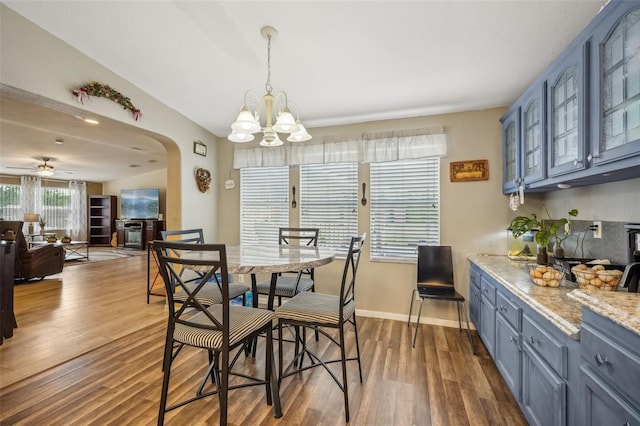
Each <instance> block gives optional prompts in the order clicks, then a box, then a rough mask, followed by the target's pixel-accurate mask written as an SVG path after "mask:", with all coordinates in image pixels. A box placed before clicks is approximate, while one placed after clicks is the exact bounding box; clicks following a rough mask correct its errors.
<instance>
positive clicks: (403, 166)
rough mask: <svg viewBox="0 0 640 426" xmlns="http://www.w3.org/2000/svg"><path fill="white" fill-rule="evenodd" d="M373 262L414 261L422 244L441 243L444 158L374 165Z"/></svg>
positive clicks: (371, 244)
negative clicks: (441, 168) (441, 174)
mask: <svg viewBox="0 0 640 426" xmlns="http://www.w3.org/2000/svg"><path fill="white" fill-rule="evenodd" d="M370 176H371V188H370V191H371V195H370V206H371V208H370V214H371V218H370V221H371V230H370V234H371V237H370V240H369V242H370V243H369V244H370V249H371V259H372V260H387V261H413V260H415V259H416V246H417V244H418V243H419V242H423V243H426V244H430V245H439V244H440V159H439V158H438V157H429V158H423V159H419V160H402V161H391V162H384V163H371V164H370Z"/></svg>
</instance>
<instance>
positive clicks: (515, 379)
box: [495, 313, 521, 401]
mask: <svg viewBox="0 0 640 426" xmlns="http://www.w3.org/2000/svg"><path fill="white" fill-rule="evenodd" d="M520 359H521V357H520V338H519V334H518V332H517V331H516V330H514V329H513V327H511V326H510V325H509V324H508V322H507V320H506V319H505V318H504V316H503V315H502V314H500V313H498V315H496V356H495V361H496V366H497V367H498V370H500V372H501V373H502V377H503V378H504V380H505V382H507V385H508V386H509V388H510V389H511V393H513V396H514V397H515V399H516V401H519V400H520Z"/></svg>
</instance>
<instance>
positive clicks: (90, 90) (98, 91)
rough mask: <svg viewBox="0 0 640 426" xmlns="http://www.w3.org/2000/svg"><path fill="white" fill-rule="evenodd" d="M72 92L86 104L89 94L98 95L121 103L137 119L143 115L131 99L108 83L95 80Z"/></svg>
mask: <svg viewBox="0 0 640 426" xmlns="http://www.w3.org/2000/svg"><path fill="white" fill-rule="evenodd" d="M72 92H73V94H74V95H75V96H76V97H77V98H78V100H79V101H80V103H82V104H84V101H85V100H86V99H89V96H98V97H101V98H107V99H111V100H112V101H113V102H117V103H119V104H120V105H122V106H123V108H124V109H128V110H129V111H131V112H132V113H133V119H134V120H136V121H138V119H139V118H140V117H141V116H142V112H140V110H139V109H138V108H136V107H134V106H133V104H132V103H131V99H129V98H127V97H126V96H125V95H123V94H122V93H120V92H118V91H117V90H115V89H113V88H111V87H109V85H107V84H102V83H97V82H95V81H94V82H93V83H88V84H85V85H84V86H82V87H79V88H77V89H74V90H73V91H72Z"/></svg>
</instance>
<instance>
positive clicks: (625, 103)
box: [589, 8, 640, 164]
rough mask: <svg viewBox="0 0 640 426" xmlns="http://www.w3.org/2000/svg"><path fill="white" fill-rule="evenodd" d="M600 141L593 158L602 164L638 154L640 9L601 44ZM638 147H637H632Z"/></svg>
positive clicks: (629, 15)
mask: <svg viewBox="0 0 640 426" xmlns="http://www.w3.org/2000/svg"><path fill="white" fill-rule="evenodd" d="M599 53H600V62H599V64H600V78H601V82H602V84H601V95H600V105H601V110H600V111H601V113H600V127H601V130H600V132H599V135H600V138H599V140H598V141H597V146H595V145H596V143H595V141H594V144H593V145H594V146H593V147H592V150H591V151H592V152H591V156H590V157H589V159H593V160H594V162H595V163H596V164H597V163H602V162H606V161H608V160H614V159H618V158H621V157H626V156H632V155H637V154H638V149H637V148H638V145H640V8H636V9H635V10H632V11H630V12H629V13H627V14H625V15H624V16H623V17H622V18H621V19H619V20H618V21H617V23H616V24H615V25H614V26H613V27H612V30H611V31H610V32H608V33H607V36H606V38H604V39H603V41H602V43H600V52H599ZM631 144H635V145H636V147H632V146H631Z"/></svg>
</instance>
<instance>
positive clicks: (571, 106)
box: [547, 43, 588, 176]
mask: <svg viewBox="0 0 640 426" xmlns="http://www.w3.org/2000/svg"><path fill="white" fill-rule="evenodd" d="M587 45H588V43H587ZM583 56H584V53H583V51H582V49H577V51H576V52H574V53H572V54H571V55H568V56H567V57H566V58H564V60H563V61H560V62H559V63H558V64H556V65H555V67H554V68H553V69H551V70H550V71H549V79H548V82H547V85H548V86H547V92H548V97H547V99H548V101H547V114H548V117H549V126H548V131H549V133H548V135H549V137H548V144H549V147H548V152H549V158H548V174H549V176H558V175H562V174H566V173H570V172H573V171H577V170H582V169H584V168H585V167H586V162H585V158H586V154H585V145H584V144H585V142H584V141H585V128H584V123H585V119H584V114H585V109H586V108H585V96H584V94H585V89H584V84H585V81H584V75H585V74H584V69H583V66H584V59H583Z"/></svg>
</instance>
